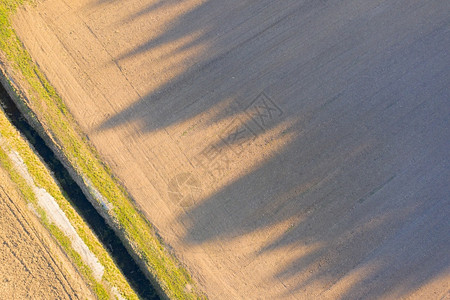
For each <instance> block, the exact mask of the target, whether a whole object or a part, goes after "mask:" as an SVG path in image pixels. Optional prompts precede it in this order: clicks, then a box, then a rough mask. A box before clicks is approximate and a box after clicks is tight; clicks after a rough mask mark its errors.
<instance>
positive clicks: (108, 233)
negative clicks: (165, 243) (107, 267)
mask: <svg viewBox="0 0 450 300" xmlns="http://www.w3.org/2000/svg"><path fill="white" fill-rule="evenodd" d="M0 105H1V106H2V108H3V110H4V111H5V113H6V115H7V117H8V119H9V121H10V122H11V123H12V124H13V125H14V126H15V127H16V129H17V130H19V131H20V132H21V133H22V136H24V137H25V138H26V139H27V140H28V142H29V143H30V144H31V145H32V146H33V147H34V149H35V151H36V152H37V153H38V154H39V156H40V157H41V158H42V159H43V160H44V162H45V164H46V165H47V167H48V168H49V169H50V170H51V171H52V172H53V175H54V178H55V180H56V181H57V182H58V184H59V186H60V187H61V189H62V190H63V193H65V195H66V196H67V197H68V199H69V201H70V202H71V204H72V205H73V207H74V208H75V209H76V210H77V212H78V213H79V214H80V215H81V217H82V218H83V219H84V221H85V222H86V223H87V224H88V225H89V227H90V228H91V229H92V231H94V233H95V234H96V236H97V237H98V239H99V240H100V242H101V243H102V244H103V246H104V247H105V249H107V250H108V252H109V254H110V255H111V257H112V258H113V259H114V261H115V262H116V264H117V266H118V267H119V269H120V270H121V271H122V273H123V274H124V276H125V278H126V279H127V280H128V282H129V283H130V285H131V287H132V288H133V289H134V290H135V292H136V293H137V294H138V296H139V297H140V298H142V299H150V300H156V299H160V297H159V296H158V295H157V293H156V290H155V288H154V287H153V285H152V283H151V282H150V281H149V280H148V279H147V277H146V276H145V275H144V273H143V272H142V271H141V269H140V268H139V266H138V264H137V263H136V262H135V261H134V259H133V258H132V257H131V255H130V254H129V253H128V252H127V250H126V248H125V246H124V245H123V244H122V241H121V240H120V239H119V237H118V236H117V235H116V234H115V232H114V231H113V229H112V228H111V227H110V226H109V225H108V224H107V223H106V221H105V219H103V217H101V216H100V214H99V213H98V212H97V211H96V210H95V208H94V207H93V205H92V204H91V203H90V202H89V200H88V199H87V198H86V196H85V195H84V194H83V192H82V190H81V188H80V187H79V186H78V184H77V183H76V182H75V181H74V180H73V179H72V177H71V176H70V175H69V172H68V170H67V169H66V168H65V167H64V165H63V164H62V163H61V161H60V160H59V159H58V158H57V157H56V155H55V154H54V153H53V151H52V150H51V149H50V148H49V147H48V146H47V145H46V144H45V142H44V140H43V139H42V138H41V137H40V136H39V134H38V133H37V132H36V131H35V130H34V129H33V127H31V125H30V124H29V123H28V121H27V120H26V119H25V117H24V116H23V115H22V113H21V112H20V111H19V109H18V108H17V106H16V104H15V103H14V102H13V101H12V99H11V97H10V96H9V95H8V93H7V92H6V90H5V88H4V87H3V85H1V84H0Z"/></svg>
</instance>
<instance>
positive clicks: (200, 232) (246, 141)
mask: <svg viewBox="0 0 450 300" xmlns="http://www.w3.org/2000/svg"><path fill="white" fill-rule="evenodd" d="M14 28H15V29H16V31H17V33H18V35H19V36H20V38H21V40H22V41H23V42H24V44H25V46H26V47H27V49H28V50H29V52H30V53H31V55H32V57H33V58H34V59H35V60H36V62H37V63H38V64H39V66H40V67H41V68H42V70H43V71H44V72H45V74H46V75H47V76H48V78H49V80H50V81H51V83H52V84H53V85H54V86H55V87H56V89H57V90H58V92H59V93H60V94H61V95H62V97H63V99H64V100H65V102H66V103H67V106H68V107H69V109H70V111H71V112H72V113H73V115H74V116H75V118H76V120H77V121H78V122H79V124H80V125H81V127H82V128H83V130H84V131H85V132H86V133H87V134H88V137H89V139H90V140H91V141H92V143H93V144H94V145H95V146H96V147H97V149H98V150H99V152H100V154H101V155H102V157H103V158H104V159H105V161H107V162H108V164H109V165H110V166H111V167H112V169H113V171H114V172H115V174H117V176H118V177H119V178H120V180H121V181H122V182H123V184H124V185H125V187H126V188H127V189H128V190H129V191H130V193H131V195H132V196H133V197H134V199H135V200H136V201H137V203H138V204H139V206H140V207H141V209H142V211H143V212H144V213H145V214H146V216H147V217H148V218H149V220H150V221H151V222H152V223H153V224H154V225H155V227H156V228H157V229H158V231H159V232H160V234H161V236H162V237H163V239H164V240H165V241H166V242H167V243H168V244H170V245H171V247H172V248H173V249H174V251H175V252H176V254H177V255H178V257H179V258H180V260H181V261H182V262H184V263H185V264H186V265H187V266H188V269H189V270H190V272H191V273H192V275H193V277H194V278H195V280H196V281H197V282H199V284H200V286H201V287H202V288H203V289H204V290H205V291H206V293H207V294H208V295H209V297H210V298H211V299H240V298H242V299H279V298H286V299H288V298H289V299H302V298H306V299H312V298H319V297H320V298H361V297H364V298H376V297H382V298H399V297H412V298H417V299H423V298H432V299H440V298H443V297H444V298H445V297H449V285H448V282H450V256H449V255H448V253H449V252H450V238H449V237H450V235H449V231H450V221H449V220H450V219H449V218H448V216H449V214H450V196H449V195H450V185H449V184H448V182H449V179H450V164H449V154H450V153H449V149H450V130H449V128H450V103H449V101H450V100H449V99H450V88H449V87H450V52H449V51H448V49H449V46H450V2H449V1H446V0H431V1H419V0H408V1H406V0H399V1H386V0H375V1H362V0H349V1H338V0H329V1H309V0H305V1H297V0H295V1H294V0H290V1H268V0H265V1H220V0H210V1H204V0H191V1H156V0H154V1H153V0H148V1H142V0H131V1H94V0H84V1H81V0H78V1H70V2H67V1H64V0H47V1H40V2H39V4H38V5H37V6H36V7H31V6H28V7H27V8H26V9H22V10H21V11H19V12H18V13H17V15H16V17H15V20H14Z"/></svg>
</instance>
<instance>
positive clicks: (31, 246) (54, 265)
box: [0, 168, 95, 299]
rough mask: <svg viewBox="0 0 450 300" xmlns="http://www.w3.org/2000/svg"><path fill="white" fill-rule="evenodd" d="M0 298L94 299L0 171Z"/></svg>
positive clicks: (1, 170)
mask: <svg viewBox="0 0 450 300" xmlns="http://www.w3.org/2000/svg"><path fill="white" fill-rule="evenodd" d="M0 274H1V279H0V297H1V298H2V299H94V298H95V297H94V296H93V294H92V293H91V292H90V290H89V289H88V287H87V285H86V284H85V282H84V281H83V280H82V278H81V277H80V275H79V274H78V273H77V271H76V270H75V269H74V267H73V266H72V264H71V263H70V262H69V260H68V259H67V258H66V257H65V254H64V253H63V252H62V251H61V250H60V248H59V247H58V246H57V245H56V244H55V242H54V241H53V240H52V239H51V237H50V235H49V234H48V233H47V232H46V230H45V229H44V228H43V227H42V225H41V224H40V223H39V221H38V220H37V218H36V217H35V216H33V215H32V212H31V211H30V210H29V209H28V208H27V207H26V205H25V201H24V200H23V199H21V196H19V194H18V193H17V191H16V190H15V188H14V185H13V184H12V183H11V182H10V181H9V179H8V177H7V175H6V173H5V171H4V170H3V169H1V168H0Z"/></svg>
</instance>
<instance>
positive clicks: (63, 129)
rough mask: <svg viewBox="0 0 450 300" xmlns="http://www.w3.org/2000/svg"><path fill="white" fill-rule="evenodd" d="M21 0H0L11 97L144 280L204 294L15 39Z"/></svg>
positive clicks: (172, 292)
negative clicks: (121, 243) (117, 236)
mask: <svg viewBox="0 0 450 300" xmlns="http://www.w3.org/2000/svg"><path fill="white" fill-rule="evenodd" d="M23 2H24V1H23V0H0V52H2V54H3V56H4V60H5V62H3V63H4V64H5V65H7V67H8V68H9V70H11V71H9V73H14V74H8V76H11V77H13V78H14V82H16V84H13V82H12V81H11V79H10V78H8V77H7V76H5V78H4V79H5V81H6V82H7V83H9V84H10V86H9V90H10V91H11V90H16V91H17V90H20V91H21V92H23V94H25V95H26V100H25V97H19V95H20V94H21V93H19V92H17V95H18V97H16V99H14V100H15V101H16V102H18V103H17V104H18V105H19V107H21V108H22V110H25V111H27V112H28V113H27V117H28V118H29V119H30V121H32V123H33V126H36V127H40V128H41V130H39V128H37V130H38V131H39V132H41V133H43V134H46V135H47V140H51V141H52V144H53V145H52V146H53V148H54V149H57V150H58V151H59V155H61V156H62V158H63V160H64V161H65V162H66V163H67V164H68V165H69V167H70V168H72V171H73V172H74V173H76V174H75V175H77V176H74V177H75V180H76V181H77V182H78V183H79V184H81V185H82V186H84V190H85V191H88V192H90V193H91V197H90V200H91V201H93V202H94V203H93V204H94V205H95V206H96V207H97V208H99V210H101V211H100V213H101V214H102V215H103V216H105V217H106V218H107V219H108V221H109V223H110V224H113V226H114V227H115V229H116V230H118V231H119V234H120V235H121V236H122V238H123V239H125V240H126V243H127V244H128V247H129V248H131V249H133V252H134V254H135V255H137V256H138V257H139V259H140V261H141V263H143V264H145V268H146V270H147V273H148V275H149V277H150V279H152V280H156V281H157V283H158V285H159V287H160V288H161V290H162V291H163V293H164V294H165V295H166V296H168V297H169V298H172V299H198V298H204V297H203V296H202V295H201V293H200V292H198V291H197V289H196V288H195V285H194V283H193V281H192V279H191V277H190V276H189V274H188V272H187V271H186V270H185V269H184V268H183V267H182V266H181V265H180V263H179V262H178V261H177V260H176V258H175V257H174V256H173V255H171V254H170V253H169V252H168V251H166V249H165V248H164V247H163V244H162V243H161V241H160V240H159V239H158V238H157V236H156V234H155V233H154V230H153V229H152V226H151V224H150V223H149V222H148V221H147V220H146V218H145V217H144V216H143V215H142V214H141V213H140V212H139V211H138V210H137V209H136V207H135V206H134V205H133V201H132V200H131V198H130V197H129V195H128V194H127V193H126V192H125V190H124V189H123V188H122V187H121V186H120V184H118V182H117V181H116V180H115V179H114V176H113V175H112V173H111V171H110V169H109V168H108V167H107V166H106V165H104V164H103V163H102V161H101V160H100V158H99V156H98V154H97V152H96V151H95V149H94V148H93V147H92V146H91V145H90V144H89V143H88V141H87V139H86V138H85V137H84V135H83V134H82V133H81V130H79V127H78V126H77V124H76V122H75V120H74V119H73V117H72V116H71V115H70V113H69V112H68V110H67V108H66V106H65V105H64V102H63V101H62V99H61V98H60V97H59V96H58V94H57V92H56V91H55V89H54V88H53V87H52V86H51V84H50V83H49V82H48V80H47V79H46V77H45V76H44V75H43V73H42V72H41V71H40V70H39V68H38V67H37V65H36V64H35V63H34V62H33V60H32V59H31V57H30V55H29V54H28V53H27V51H26V49H25V48H24V47H23V44H22V43H21V42H20V40H19V39H18V37H17V35H16V34H15V32H14V30H13V28H12V26H11V23H10V16H11V15H12V14H13V13H14V11H15V9H17V7H18V6H19V5H21V4H23ZM0 76H1V75H0ZM42 128H45V131H44V130H42ZM86 179H88V180H86ZM92 188H93V189H95V190H96V191H98V192H99V193H100V194H101V195H102V197H104V198H105V199H107V201H108V202H109V203H111V204H112V205H113V208H112V209H111V210H103V209H101V207H102V205H101V203H100V202H101V201H100V200H101V199H97V197H96V196H95V193H94V192H93V191H92ZM96 201H97V203H95V202H96ZM187 287H190V288H187Z"/></svg>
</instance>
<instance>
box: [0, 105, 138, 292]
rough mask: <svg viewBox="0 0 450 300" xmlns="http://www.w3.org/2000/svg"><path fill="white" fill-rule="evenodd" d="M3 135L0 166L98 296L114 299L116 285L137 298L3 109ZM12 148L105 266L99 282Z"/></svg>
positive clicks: (0, 125) (0, 128) (0, 130)
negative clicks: (23, 171) (20, 169)
mask: <svg viewBox="0 0 450 300" xmlns="http://www.w3.org/2000/svg"><path fill="white" fill-rule="evenodd" d="M0 138H1V141H2V142H3V143H2V145H1V147H0V166H1V167H2V168H3V169H5V170H6V171H7V172H8V174H9V176H10V178H11V179H12V181H13V182H14V183H15V184H16V185H17V186H18V188H19V190H20V192H21V193H22V194H23V195H24V198H25V199H26V200H27V201H28V203H31V204H33V207H34V208H36V212H37V214H38V215H39V217H40V220H41V222H42V223H43V225H44V226H45V227H46V228H47V229H48V230H49V231H50V233H51V234H52V236H53V237H55V238H56V240H57V241H58V243H59V244H60V245H61V247H62V248H63V249H64V251H65V252H66V253H67V255H68V256H69V258H70V259H71V260H72V262H73V263H74V264H75V265H76V266H77V269H78V270H79V272H80V273H81V275H82V276H83V277H84V279H85V280H86V282H87V283H88V284H89V285H90V286H91V288H92V290H93V291H94V292H95V294H96V295H97V297H98V298H99V299H111V298H114V292H113V291H112V289H111V288H112V287H115V288H117V292H119V293H120V294H121V295H122V296H123V297H124V298H126V299H138V297H137V296H136V294H135V293H134V291H133V290H132V289H131V287H130V286H129V284H128V282H127V281H126V280H125V277H124V276H123V275H122V274H121V272H120V270H119V269H118V268H117V266H116V265H115V263H114V261H113V260H112V258H111V257H110V256H109V254H108V252H107V251H106V250H105V249H104V248H103V246H102V245H101V243H100V242H99V241H98V240H97V238H96V237H95V235H94V234H93V233H92V231H91V230H90V229H89V227H88V226H87V224H86V223H85V222H84V221H83V220H82V218H81V217H80V216H79V215H78V213H77V212H76V211H75V210H74V208H73V207H72V206H71V205H70V203H69V201H68V200H67V199H66V198H65V197H64V195H63V194H62V192H61V190H60V189H59V187H58V185H57V184H56V183H55V181H54V180H53V178H52V176H51V174H50V172H49V171H48V170H47V168H46V167H45V166H44V165H43V164H42V162H41V161H40V160H39V158H38V157H37V156H36V154H35V153H34V152H33V150H32V149H31V148H30V147H29V146H28V144H27V143H26V142H25V141H24V140H23V139H22V137H21V136H20V134H19V133H18V132H17V131H16V130H15V128H14V127H13V126H12V125H11V123H10V122H9V121H8V119H7V118H6V116H5V114H4V112H3V111H2V110H1V109H0ZM11 151H14V152H16V153H17V154H18V155H19V156H20V157H21V158H22V159H23V161H24V163H25V165H26V166H27V169H28V172H29V173H30V175H31V176H32V178H33V181H34V182H35V184H36V185H37V186H38V187H40V188H44V189H45V190H46V191H47V192H48V193H49V194H50V195H51V196H52V197H53V198H54V199H55V201H56V202H57V204H58V205H59V207H60V208H61V209H62V210H63V212H64V213H65V215H66V216H67V218H68V219H69V221H70V223H71V224H72V226H73V227H74V228H75V230H76V232H77V233H78V235H79V236H80V238H81V239H82V240H83V242H84V243H85V244H86V245H87V246H88V248H89V249H90V250H91V252H92V253H93V254H94V255H95V256H96V257H97V259H98V260H99V262H100V263H101V264H102V266H103V267H104V268H105V269H104V273H103V277H102V279H101V280H100V281H98V280H96V279H95V278H94V276H93V274H92V270H91V269H90V268H89V267H88V266H87V265H86V264H85V263H84V262H83V260H82V258H81V257H80V255H79V253H78V252H77V251H75V250H74V249H73V247H72V241H71V240H70V239H69V238H68V237H67V236H66V235H65V234H64V233H63V231H61V229H60V228H59V227H58V226H56V225H55V224H53V223H51V222H50V221H49V220H48V218H47V215H46V212H45V211H44V210H43V209H41V208H40V206H39V204H38V199H37V198H36V195H35V193H34V192H33V190H32V187H31V186H29V184H28V183H27V181H26V179H25V178H23V177H22V176H21V175H20V172H18V170H17V167H16V166H15V165H14V163H13V162H12V161H11V160H10V158H9V155H8V153H9V152H11Z"/></svg>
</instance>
